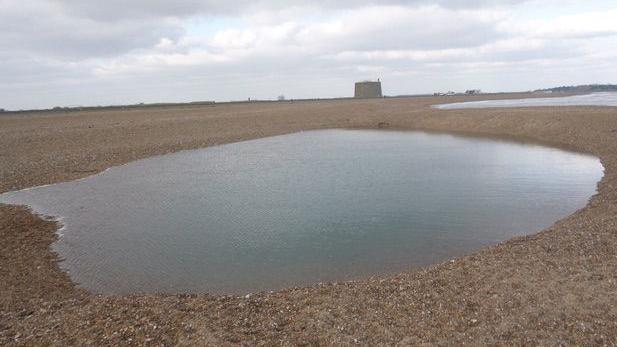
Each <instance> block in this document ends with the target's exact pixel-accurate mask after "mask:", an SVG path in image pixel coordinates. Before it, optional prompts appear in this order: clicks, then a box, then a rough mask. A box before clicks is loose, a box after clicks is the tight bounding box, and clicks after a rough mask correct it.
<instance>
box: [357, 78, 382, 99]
mask: <svg viewBox="0 0 617 347" xmlns="http://www.w3.org/2000/svg"><path fill="white" fill-rule="evenodd" d="M354 97H355V98H358V99H366V98H381V97H383V95H382V93H381V81H380V80H377V82H373V81H364V82H356V91H355V94H354Z"/></svg>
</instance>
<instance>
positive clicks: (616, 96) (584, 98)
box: [435, 92, 617, 110]
mask: <svg viewBox="0 0 617 347" xmlns="http://www.w3.org/2000/svg"><path fill="white" fill-rule="evenodd" d="M534 106H617V92H606V93H593V94H585V95H574V96H565V97H554V98H528V99H511V100H485V101H470V102H457V103H452V104H443V105H435V107H436V108H439V109H442V110H454V109H465V108H489V107H500V108H503V107H534Z"/></svg>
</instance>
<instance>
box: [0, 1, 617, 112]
mask: <svg viewBox="0 0 617 347" xmlns="http://www.w3.org/2000/svg"><path fill="white" fill-rule="evenodd" d="M616 16H617V4H614V3H613V2H611V1H605V0H602V1H588V2H585V3H584V4H581V2H580V1H572V0H566V1H557V0H548V1H538V0H499V1H491V2H489V1H483V0H476V1H472V2H467V3H466V4H461V3H460V2H459V1H454V0H434V1H431V0H412V1H396V0H392V1H381V2H376V1H370V0H366V1H355V2H351V1H343V2H331V1H316V2H308V1H303V0H297V1H291V2H285V3H284V4H283V3H281V2H279V1H277V0H259V1H239V2H234V3H228V2H217V1H197V0H181V1H174V2H171V1H156V2H150V1H132V2H131V3H129V4H123V3H122V2H121V1H119V0H114V1H108V2H106V3H105V4H101V3H99V2H97V1H94V0H83V1H79V2H77V1H72V0H25V1H23V0H22V1H19V0H2V1H0V29H2V30H0V47H2V48H0V75H2V76H3V77H2V78H3V83H2V84H0V109H5V110H23V109H49V108H53V107H58V106H59V107H71V106H73V107H76V105H80V106H77V107H95V105H106V106H113V105H136V104H139V103H145V104H152V103H186V102H195V101H196V100H204V101H215V102H228V101H242V100H247V99H248V98H251V99H254V100H274V99H276V98H277V96H279V95H284V96H285V97H286V98H287V99H296V100H297V99H331V98H344V97H350V96H352V95H353V84H354V82H357V81H362V80H377V79H378V78H380V79H381V81H382V82H383V91H384V94H385V95H390V96H400V95H410V96H411V95H426V94H432V93H434V92H445V91H449V90H454V91H465V90H468V89H481V90H483V91H485V92H489V93H492V92H523V91H531V90H537V89H544V88H551V87H556V86H566V85H568V86H569V85H584V84H610V83H615V82H616V81H617V63H616V62H617V59H616V58H617V22H616V21H614V19H613V18H615V17H616Z"/></svg>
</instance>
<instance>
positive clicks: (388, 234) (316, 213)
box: [0, 130, 603, 293]
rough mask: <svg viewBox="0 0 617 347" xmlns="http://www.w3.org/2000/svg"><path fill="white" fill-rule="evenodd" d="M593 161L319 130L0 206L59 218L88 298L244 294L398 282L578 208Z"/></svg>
mask: <svg viewBox="0 0 617 347" xmlns="http://www.w3.org/2000/svg"><path fill="white" fill-rule="evenodd" d="M602 174H603V169H602V166H601V164H600V162H599V160H598V159H597V158H595V157H591V156H587V155H582V154H576V153H571V152H565V151H561V150H558V149H553V148H546V147H541V146H534V145H523V144H514V143H508V142H501V141H494V140H486V139H474V138H463V137H455V136H450V135H436V134H427V133H421V132H390V131H388V132H386V131H364V130H326V131H311V132H304V133H297V134H291V135H285V136H277V137H271V138H265V139H259V140H254V141H246V142H240V143H235V144H229V145H222V146H217V147H212V148H206V149H200V150H192V151H184V152H179V153H175V154H170V155H165V156H159V157H153V158H149V159H145V160H140V161H136V162H132V163H129V164H126V165H123V166H119V167H114V168H111V169H109V170H108V171H106V172H104V173H101V174H98V175H95V176H91V177H88V178H85V179H82V180H78V181H73V182H67V183H61V184H55V185H51V186H46V187H40V188H34V189H29V190H25V191H20V192H11V193H6V194H3V195H0V201H1V202H8V203H15V204H28V205H31V206H33V207H34V209H35V210H36V211H38V212H39V213H42V214H45V215H50V216H61V217H62V219H61V220H62V222H63V224H64V225H65V228H64V229H63V230H62V231H61V233H62V237H61V238H60V239H59V241H58V242H57V243H55V244H54V249H55V250H56V251H57V252H59V253H60V254H61V256H62V257H64V258H66V260H65V261H64V262H62V264H61V265H62V266H63V267H64V268H65V269H67V270H68V271H69V272H70V275H71V277H72V279H73V280H74V281H76V282H78V283H81V285H82V286H84V287H86V288H88V289H91V290H93V291H95V292H103V293H128V292H134V291H141V292H161V291H164V292H185V291H190V292H216V293H244V292H252V291H257V290H266V289H276V288H281V287H286V286H292V285H302V284H310V283H315V282H319V281H331V280H344V279H349V278H357V277H359V276H365V275H372V274H379V273H384V272H395V271H402V270H405V269H408V268H410V267H414V266H420V265H426V264H430V263H435V262H438V261H442V260H445V259H447V258H450V257H453V256H456V255H461V254H464V253H467V252H470V251H472V250H474V249H477V248H479V247H482V246H484V245H488V244H494V243H496V242H499V241H502V240H505V239H508V238H511V237H513V236H516V235H522V234H525V233H530V232H534V231H537V230H540V229H542V228H545V227H547V226H549V225H550V224H552V223H553V222H554V221H556V220H558V219H560V218H562V217H565V216H567V215H568V214H571V213H572V212H574V211H575V210H577V209H579V208H581V207H583V206H584V205H585V204H586V202H587V201H588V198H589V197H590V196H591V195H592V194H594V192H595V190H596V183H597V182H598V180H599V179H600V178H601V176H602Z"/></svg>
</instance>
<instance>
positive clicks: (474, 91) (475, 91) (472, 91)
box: [465, 89, 482, 95]
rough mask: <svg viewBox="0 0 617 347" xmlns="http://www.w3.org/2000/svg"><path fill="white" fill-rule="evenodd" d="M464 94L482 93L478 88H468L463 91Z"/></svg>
mask: <svg viewBox="0 0 617 347" xmlns="http://www.w3.org/2000/svg"><path fill="white" fill-rule="evenodd" d="M465 94H467V95H477V94H482V91H481V90H480V89H469V90H467V91H465Z"/></svg>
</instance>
